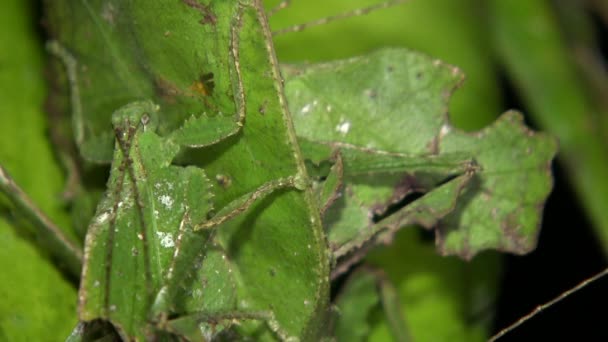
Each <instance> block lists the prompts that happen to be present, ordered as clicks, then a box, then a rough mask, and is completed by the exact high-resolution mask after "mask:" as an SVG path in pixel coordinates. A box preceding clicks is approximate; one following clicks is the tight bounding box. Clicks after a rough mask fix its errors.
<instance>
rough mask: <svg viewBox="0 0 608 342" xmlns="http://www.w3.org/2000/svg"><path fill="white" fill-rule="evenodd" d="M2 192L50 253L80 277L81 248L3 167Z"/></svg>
mask: <svg viewBox="0 0 608 342" xmlns="http://www.w3.org/2000/svg"><path fill="white" fill-rule="evenodd" d="M0 192H1V193H4V194H5V195H6V196H7V197H8V199H9V200H10V201H11V202H12V203H13V204H14V205H15V207H17V209H18V210H19V211H20V212H21V213H23V214H24V215H25V217H26V218H27V219H28V220H29V222H31V223H32V224H33V226H34V227H35V228H36V232H37V233H38V234H40V235H41V236H42V239H41V241H44V242H45V243H47V244H48V245H49V248H48V250H49V252H50V253H52V254H53V255H54V256H55V257H57V258H58V259H59V260H60V261H61V262H63V263H65V264H66V266H67V268H68V269H69V270H70V271H71V272H72V273H73V275H75V276H79V275H80V268H81V265H82V259H83V256H82V250H81V248H80V247H79V246H78V245H77V244H76V243H74V242H73V241H71V239H69V238H68V237H67V236H66V235H65V234H64V232H63V231H62V230H61V229H60V228H59V227H58V226H57V225H55V223H53V221H51V219H50V218H49V217H48V216H46V215H45V214H44V213H43V212H42V211H41V210H40V209H39V208H38V207H37V206H36V205H35V204H34V202H33V201H32V200H31V199H30V198H29V196H27V194H26V193H25V192H24V191H23V190H22V189H21V188H20V187H19V186H18V185H17V183H15V181H14V180H13V178H11V176H10V175H9V174H8V172H7V171H6V169H5V168H3V167H2V166H1V165H0Z"/></svg>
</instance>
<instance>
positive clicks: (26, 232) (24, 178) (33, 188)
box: [0, 1, 77, 341]
mask: <svg viewBox="0 0 608 342" xmlns="http://www.w3.org/2000/svg"><path fill="white" fill-rule="evenodd" d="M31 18H32V13H31V8H30V7H29V6H28V4H27V3H26V2H24V1H5V2H3V5H2V10H0V27H1V30H0V49H1V50H2V51H3V52H2V53H0V65H2V67H0V88H1V89H2V92H1V93H0V121H1V123H0V160H1V161H2V164H3V165H4V167H5V168H6V170H8V172H10V173H11V174H12V175H13V176H14V177H15V180H16V181H17V182H18V183H20V184H23V186H24V190H25V191H26V192H27V193H28V194H29V196H30V197H31V198H32V199H33V200H34V201H35V202H36V203H37V204H38V205H39V206H40V207H41V208H42V210H44V212H46V213H47V214H48V215H49V216H50V217H51V218H52V219H53V220H54V221H55V222H57V223H58V224H59V226H60V227H63V228H65V231H66V232H68V233H69V231H70V228H71V227H70V225H69V216H68V215H67V213H66V212H65V210H64V209H65V208H64V203H63V202H62V200H61V197H60V194H61V190H62V187H63V178H62V175H61V170H60V168H59V165H57V163H56V161H55V159H54V156H53V151H52V146H51V144H50V142H49V141H48V140H47V137H46V135H45V131H46V129H47V127H46V115H45V114H44V112H43V111H42V104H43V102H44V96H45V84H44V76H43V73H42V69H43V58H42V57H43V55H42V47H41V46H40V45H39V44H38V41H37V39H36V33H35V31H34V27H33V22H34V20H33V19H31ZM11 208H12V205H10V203H8V202H7V200H6V197H4V196H3V195H0V212H1V214H0V241H2V248H1V249H0V270H2V271H1V272H2V277H1V278H2V281H0V298H2V299H1V300H0V340H8V341H32V340H40V339H41V338H42V337H44V338H46V339H50V340H61V339H63V338H65V337H66V336H67V335H68V334H69V332H70V330H71V328H72V327H73V326H74V324H75V323H76V321H77V318H76V316H75V315H74V313H75V309H76V308H75V303H76V290H75V289H74V287H73V284H72V283H71V282H70V281H69V280H67V279H66V278H65V277H64V276H63V275H62V274H61V272H60V270H58V269H57V268H55V267H54V265H53V263H52V262H51V261H50V260H49V258H48V254H47V253H44V252H43V251H41V250H40V249H39V248H37V246H39V245H40V244H39V243H42V244H44V242H45V241H40V240H38V239H37V237H36V235H34V234H33V228H32V226H31V225H30V224H29V222H28V221H26V220H24V219H23V218H24V217H23V216H22V215H19V214H17V213H15V214H14V215H11V214H10V209H11Z"/></svg>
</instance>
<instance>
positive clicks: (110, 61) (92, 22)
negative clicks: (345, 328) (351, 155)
mask: <svg viewBox="0 0 608 342" xmlns="http://www.w3.org/2000/svg"><path fill="white" fill-rule="evenodd" d="M48 10H49V23H50V26H51V27H52V30H51V31H52V32H53V35H54V37H55V38H56V39H57V40H58V41H59V43H60V44H61V45H62V46H64V48H65V50H67V52H68V53H69V54H71V55H72V56H73V57H74V60H73V61H72V62H73V63H70V58H67V59H66V58H64V59H66V60H67V61H68V64H67V67H68V68H67V69H68V71H70V69H71V71H72V73H71V76H72V78H73V79H74V78H76V83H73V84H72V85H73V86H74V88H75V89H76V90H77V91H78V92H79V93H80V96H79V97H77V98H74V101H73V103H72V105H73V106H74V105H76V106H78V105H79V104H80V105H81V107H82V109H83V111H82V118H81V119H82V121H79V119H78V112H76V113H75V114H76V116H75V118H76V119H75V122H74V123H75V125H76V128H78V125H80V124H82V128H83V130H82V141H80V144H81V145H80V147H81V152H82V153H83V154H84V156H85V157H86V158H88V159H90V160H94V161H107V160H108V159H109V158H110V155H109V153H111V151H112V149H111V146H110V143H111V140H112V136H113V132H112V129H111V126H110V122H111V117H112V113H113V112H114V111H116V110H118V109H119V108H123V109H127V108H128V106H131V105H133V103H134V101H137V100H142V99H145V100H152V101H153V102H154V103H156V104H158V105H159V106H160V109H159V112H158V115H157V116H151V120H150V125H151V126H150V127H156V128H157V132H158V134H159V136H160V137H161V138H162V139H163V141H165V142H164V143H160V144H156V145H149V142H147V143H144V142H143V139H145V137H146V136H153V135H151V134H152V133H151V131H152V129H150V133H147V132H146V133H145V134H144V133H141V132H139V133H135V135H133V136H131V137H130V138H129V139H128V141H127V140H121V139H125V138H121V139H119V143H118V144H117V146H122V147H123V150H121V151H116V152H115V153H117V154H116V157H115V160H114V165H113V169H112V175H111V180H110V182H109V190H108V192H107V193H106V195H105V199H104V201H103V202H102V203H101V204H100V206H99V208H98V214H97V218H96V219H95V221H94V226H93V227H92V228H91V230H90V232H89V234H88V237H87V258H88V259H87V262H86V263H85V279H84V283H83V284H84V285H83V287H82V288H81V293H80V294H81V297H82V300H81V318H82V319H84V320H91V319H94V318H110V319H111V320H112V321H113V322H114V323H116V325H119V326H120V327H121V328H122V331H123V334H124V335H129V336H139V337H140V338H142V336H144V335H146V336H147V334H148V333H153V332H151V330H150V329H149V328H146V327H144V325H148V326H154V324H153V323H154V322H151V321H150V319H152V318H155V317H153V316H154V315H155V314H156V313H160V314H161V315H160V316H162V314H163V313H174V314H177V315H178V316H177V317H171V318H178V319H176V320H175V321H173V323H168V326H167V327H165V328H167V329H168V330H176V329H177V330H179V331H177V332H178V333H181V334H185V335H188V336H191V337H192V335H190V333H193V330H192V322H194V324H195V325H196V324H197V323H205V322H209V321H213V320H214V319H215V320H224V319H225V320H236V321H239V322H242V323H243V322H245V321H249V320H251V319H255V318H258V319H261V320H262V321H267V322H268V325H269V326H270V328H271V330H272V331H273V333H274V334H276V335H279V336H280V337H282V338H288V337H300V338H302V339H316V338H317V337H316V335H317V334H320V333H321V331H322V329H321V326H322V324H323V323H324V316H325V312H326V310H327V301H328V290H329V286H328V273H329V264H328V258H327V253H326V248H327V247H326V243H325V239H324V235H323V231H322V227H321V225H320V219H319V217H318V213H317V212H316V210H317V209H316V203H315V202H314V198H313V194H312V191H311V189H306V190H304V191H300V190H295V189H293V187H292V188H291V189H286V190H281V191H276V192H274V193H272V194H270V195H269V196H267V197H264V198H260V199H259V200H258V201H256V202H255V203H253V205H252V206H251V208H249V209H248V210H245V211H244V212H243V213H242V214H240V215H236V216H235V217H232V219H230V220H228V221H227V222H225V223H223V224H221V225H220V226H218V227H216V228H215V233H214V234H215V235H214V237H213V239H212V240H211V241H210V242H209V243H208V244H199V245H198V246H196V243H194V242H192V243H194V245H195V247H198V249H197V251H198V252H197V253H194V254H193V255H194V256H198V255H199V254H203V255H205V254H206V255H207V258H209V253H212V254H213V253H216V252H217V256H218V260H217V262H214V263H211V262H210V263H209V264H206V263H205V262H203V264H202V265H203V266H202V267H203V268H206V267H208V269H206V270H204V271H201V272H203V273H204V274H207V273H205V272H211V271H212V270H213V271H215V270H218V271H219V272H220V273H222V272H223V271H222V270H226V269H227V268H226V267H225V266H223V265H221V260H222V259H223V258H222V256H225V257H226V259H227V260H229V265H230V267H231V268H228V271H230V269H231V270H232V273H234V275H233V276H226V277H223V279H225V283H226V284H229V283H230V282H232V281H234V287H235V291H234V293H235V299H234V300H233V298H232V297H230V296H228V297H221V296H220V297H217V298H219V299H218V300H219V302H220V303H216V302H214V301H208V300H206V301H203V303H200V302H196V301H195V300H194V299H190V298H187V296H186V298H183V299H184V300H185V302H184V303H182V304H180V305H181V306H179V305H178V306H175V305H174V304H172V303H171V302H172V300H171V298H172V296H171V295H169V296H164V295H163V294H162V293H161V295H158V291H160V289H161V288H163V286H164V285H166V286H168V288H169V290H170V288H171V284H170V282H167V281H166V280H164V279H165V278H163V274H164V273H163V270H167V264H168V263H169V260H174V259H171V258H172V257H171V253H161V252H162V251H163V241H165V242H167V241H169V239H168V238H167V236H169V237H171V236H172V237H173V241H177V237H176V236H175V235H174V234H175V232H176V230H177V229H178V227H179V224H180V222H182V220H183V218H182V217H181V216H180V210H183V208H181V209H180V206H182V205H184V206H186V205H194V204H192V203H195V202H194V200H193V199H186V198H181V200H180V199H179V198H180V197H179V196H178V195H180V194H178V193H174V192H170V191H169V190H170V189H168V188H167V189H164V188H163V189H162V191H167V192H166V193H164V194H161V193H156V192H155V191H156V190H158V189H156V188H155V187H154V186H153V183H154V185H155V183H156V179H155V182H152V183H151V181H150V180H151V179H154V178H146V177H153V175H154V174H156V177H157V178H158V180H160V179H161V178H162V179H166V181H176V179H173V180H172V178H175V177H178V178H179V177H181V176H178V174H179V173H182V171H179V172H177V171H175V170H174V171H161V170H156V168H155V166H153V165H152V164H150V163H148V164H147V165H146V161H145V160H146V159H147V158H154V157H153V156H154V155H155V154H156V153H161V151H162V152H167V153H168V152H171V153H176V152H177V151H176V150H175V148H176V147H175V146H177V145H178V144H186V145H195V146H200V145H211V146H208V147H206V148H204V149H198V150H189V149H185V148H183V149H182V153H181V154H180V156H179V157H178V159H177V160H178V161H179V164H180V165H187V164H195V166H198V167H200V168H203V169H204V170H205V173H206V174H207V175H208V176H209V178H210V179H211V180H212V183H217V184H214V187H213V188H214V191H213V195H214V197H213V204H214V208H215V209H216V210H217V212H218V213H219V214H221V213H222V210H223V209H224V208H226V207H230V206H232V205H233V204H234V203H239V201H240V200H241V199H242V198H243V196H245V197H247V196H250V197H252V194H257V191H259V189H261V188H260V187H262V186H263V185H264V184H272V182H276V181H278V180H280V179H286V178H291V179H295V178H298V179H299V180H300V181H299V182H298V184H299V185H298V187H300V188H301V185H302V184H305V183H306V170H305V168H304V164H303V160H302V159H301V157H300V155H299V150H298V147H297V145H296V143H295V135H294V134H293V128H292V127H291V121H290V118H289V116H288V114H287V109H286V108H285V105H284V103H285V100H284V99H283V95H282V93H281V85H280V83H279V78H280V77H279V74H278V70H277V68H276V60H275V57H274V55H273V50H272V43H271V42H270V40H269V37H270V34H269V32H268V30H267V26H266V22H265V17H264V13H263V11H262V10H261V8H260V5H259V3H258V2H257V1H240V2H238V1H201V2H194V1H182V2H173V1H159V2H154V3H150V2H147V1H146V2H144V1H140V2H137V1H136V2H129V3H125V2H121V3H114V2H102V1H92V2H85V1H53V2H48ZM70 65H71V66H72V67H71V66H70ZM74 65H75V67H74ZM73 94H74V92H72V95H73ZM129 103H130V105H128V106H126V105H127V104H129ZM125 106H126V107H125ZM140 115H141V113H140ZM244 115H246V118H245V121H244V125H243V127H242V129H241V130H240V131H238V128H239V127H238V126H239V125H240V124H241V123H242V121H241V120H242V117H243V116H244ZM191 116H194V119H188V121H187V122H186V123H185V124H183V122H184V121H185V119H186V118H190V117H191ZM117 117H119V116H117ZM136 121H137V120H132V121H131V123H136ZM116 123H117V124H118V125H120V123H119V122H118V121H117V122H116ZM206 123H211V124H212V126H207V125H206ZM182 124H183V127H182V128H180V126H182ZM213 125H214V126H213ZM235 127H236V129H235ZM216 129H217V130H216ZM140 130H141V129H140ZM128 131H129V130H128ZM237 132H238V133H237ZM216 133H217V134H216ZM235 133H236V134H235ZM138 134H141V137H139V136H138ZM229 136H230V137H229ZM76 138H77V140H78V139H79V135H78V129H76ZM150 139H153V138H150ZM154 139H156V138H154ZM165 139H166V140H165ZM214 143H215V144H214ZM153 146H154V147H153ZM171 146H173V147H171ZM126 147H129V148H130V149H132V150H133V151H138V150H139V152H138V153H140V154H139V155H131V153H135V152H128V151H131V150H130V149H128V148H126ZM144 148H145V149H146V150H145V151H144V150H143V149H144ZM155 151H157V152H155ZM121 153H122V154H121ZM127 155H129V156H130V159H131V160H132V162H127V164H125V166H123V167H122V168H121V166H120V164H122V161H121V160H123V159H121V158H125V156H127ZM158 158H160V156H158ZM162 158H163V160H164V162H165V165H164V166H165V167H169V166H167V165H166V163H167V162H168V160H169V161H170V160H171V159H172V157H171V154H168V155H166V156H163V157H162ZM166 158H168V159H166ZM174 162H175V161H174ZM129 165H135V166H129ZM142 165H143V166H142ZM161 166H163V165H161ZM195 166H194V165H193V166H192V167H195ZM175 167H177V166H175ZM130 168H132V169H133V168H134V169H137V172H135V171H132V172H131V171H129V172H126V170H128V169H130ZM171 168H172V167H171ZM155 170H156V171H155ZM144 171H145V172H144ZM156 172H158V173H156ZM165 172H167V173H165ZM184 172H185V171H184ZM169 173H171V174H169ZM144 174H145V175H147V176H146V177H143V176H144ZM296 175H297V176H298V177H295V176H296ZM121 179H122V181H120V180H121ZM196 179H202V178H201V176H200V175H199V176H198V177H197V178H196ZM121 182H123V184H122V186H118V184H119V183H121ZM159 183H160V182H159ZM198 183H199V185H200V186H198V187H194V189H190V188H189V187H187V188H188V191H194V192H192V194H193V196H194V194H198V195H199V197H200V196H203V198H208V197H209V196H210V195H211V193H210V186H208V185H205V184H204V182H202V183H201V182H198ZM162 184H164V183H162ZM162 184H161V185H162ZM184 187H186V186H185V185H184ZM129 188H131V189H136V188H137V189H139V190H141V191H139V192H140V195H139V196H141V198H140V200H141V202H140V201H139V200H138V201H135V202H134V196H135V194H134V193H133V191H134V190H131V191H128V190H127V189H129ZM144 190H146V191H148V194H147V195H144V192H143V191H144ZM197 191H198V192H197ZM154 194H155V195H156V196H157V197H156V198H155V195H154ZM163 195H164V196H168V197H163ZM145 196H148V197H145ZM158 196H160V197H158ZM180 196H183V194H181V195H180ZM253 197H257V195H255V196H253ZM168 198H170V199H171V201H169V200H168ZM158 200H160V201H161V202H160V204H159V203H157V202H158ZM129 201H130V202H131V203H134V207H133V208H139V209H138V210H139V211H140V212H139V213H138V212H137V211H138V210H134V209H131V210H126V209H124V211H119V210H113V211H112V213H110V212H108V210H109V208H118V207H121V208H122V206H125V203H129ZM155 201H156V202H155ZM235 201H236V202H235ZM121 203H122V206H121ZM169 203H171V206H172V208H173V209H172V210H173V211H175V215H177V216H175V217H173V216H172V218H171V219H170V220H169V219H168V220H167V222H166V225H165V224H163V225H162V229H166V230H162V232H164V234H157V233H158V232H160V231H161V230H159V231H157V232H154V230H151V231H148V230H149V229H152V227H151V226H148V225H147V224H146V225H142V224H141V222H153V223H154V222H157V220H160V219H161V217H160V216H161V213H160V210H159V218H158V219H157V218H155V217H154V209H153V207H152V206H153V205H156V206H159V205H160V206H162V205H165V206H167V205H168V204H169ZM203 209H204V207H201V208H200V214H201V215H202V216H205V215H206V214H204V213H205V210H203ZM173 211H171V215H174V213H173ZM181 213H182V214H183V212H181ZM104 214H108V216H106V215H104ZM110 214H112V215H110ZM166 214H167V215H169V213H168V212H167V213H166ZM212 214H213V213H210V215H212ZM114 215H117V216H114ZM201 215H199V219H200V218H201ZM106 219H107V220H110V219H115V220H117V221H115V222H114V223H112V224H110V223H109V222H110V221H108V222H106V221H105V220H106ZM100 221H101V223H103V224H101V225H100V224H99V223H100ZM129 222H131V223H132V224H133V225H134V227H136V228H133V230H131V231H129V230H128V226H129ZM137 222H139V223H140V224H139V225H137V224H136V223H137ZM193 222H194V221H193ZM159 227H160V226H159ZM159 227H157V229H160V228H159ZM124 230H127V231H128V232H123V231H124ZM137 234H140V236H142V238H143V236H146V238H145V239H144V242H142V241H141V240H139V238H138V236H137ZM166 234H173V235H166ZM201 234H202V233H201ZM111 235H113V238H114V239H110V238H109V236H111ZM161 235H162V236H161ZM203 235H204V234H203ZM203 237H204V236H203ZM165 239H166V240H165ZM109 241H112V242H113V243H112V244H109V243H108V242H109ZM194 241H197V240H194ZM199 241H200V240H199ZM104 243H105V244H106V245H105V246H104ZM116 243H117V244H118V246H116V245H115V244H116ZM213 243H216V244H217V245H218V247H217V248H214V247H213ZM192 248H194V247H192ZM146 249H147V250H148V252H146V253H143V251H144V250H146ZM216 249H217V251H216ZM134 250H136V251H137V253H139V254H137V257H136V258H133V256H132V253H134V252H133V251H134ZM155 250H157V251H161V252H158V253H157V255H156V256H155V255H154V253H155V252H154V251H155ZM104 251H105V260H110V261H111V262H102V263H96V262H93V261H92V260H99V258H100V256H101V254H104ZM215 251H216V252H215ZM142 255H143V256H142ZM163 255H164V256H163ZM129 258H131V259H133V260H129V261H128V262H127V261H125V259H129ZM123 263H124V265H123ZM119 265H123V266H119ZM183 265H184V267H182V269H181V272H184V273H185V274H184V277H190V278H193V279H198V277H204V276H202V275H200V273H197V272H198V271H195V269H196V267H197V266H198V262H194V263H193V264H191V265H187V263H186V262H183ZM218 265H220V266H218ZM127 266H128V270H127V269H125V271H121V270H120V268H121V267H127ZM214 266H217V267H220V269H214V268H213V267H214ZM188 267H189V269H188ZM184 268H185V269H184ZM136 269H137V270H138V271H139V272H136V271H135V270H136ZM228 271H226V272H228ZM167 272H168V271H167ZM96 275H99V277H97V276H96ZM231 277H234V278H232V279H234V280H229V279H231ZM97 278H99V279H97ZM119 278H120V280H119ZM108 279H110V281H109V282H108ZM96 281H99V288H100V290H97V292H94V289H95V284H96ZM207 281H208V282H207V283H208V284H209V283H213V282H212V281H211V280H210V279H207ZM108 284H109V285H108ZM112 284H114V285H112ZM119 284H120V286H119ZM208 286H211V288H213V289H216V290H222V292H223V291H224V290H228V289H230V286H228V289H222V288H217V287H213V286H215V285H213V286H212V285H208ZM120 287H122V289H123V290H120V289H119V288H120ZM104 289H105V290H104ZM205 289H207V288H205ZM203 290H204V289H201V291H203ZM121 291H122V293H121ZM161 292H162V291H161ZM169 292H170V291H169ZM227 292H230V291H227ZM203 293H204V291H203ZM138 296H140V297H139V298H141V299H142V303H144V304H137V303H136V302H137V298H138ZM176 296H179V294H176ZM150 298H154V300H155V301H156V302H155V303H154V305H152V306H151V305H150ZM222 298H226V300H220V299H222ZM130 299H133V300H135V302H133V301H131V302H129V300H130ZM114 300H117V302H116V303H114V302H113V301H114ZM193 301H194V302H193ZM163 302H165V303H163ZM195 302H196V303H195ZM234 303H235V304H234ZM113 305H115V306H113ZM123 305H126V307H124V306H123ZM113 308H115V309H116V311H115V312H114V313H112V311H113V310H112V309H113ZM231 308H233V309H234V310H233V311H232V313H231V312H227V311H226V310H228V309H231ZM131 309H132V310H133V311H132V313H133V315H132V316H131V315H130V313H129V312H128V311H129V310H131ZM220 309H221V310H220ZM121 310H126V311H121ZM214 310H215V312H214ZM218 310H219V311H222V312H217V311H218ZM119 311H120V312H119ZM119 316H120V317H119ZM161 318H162V317H161ZM189 319H191V320H189ZM160 322H162V319H161V320H160ZM243 329H244V331H249V332H252V331H253V332H256V330H255V329H256V328H255V327H252V326H251V325H248V324H245V325H244V326H243ZM248 329H254V330H248ZM256 333H259V330H258V331H257V332H256ZM260 336H261V335H260ZM263 336H266V337H268V336H269V335H268V334H263ZM260 338H261V337H260Z"/></svg>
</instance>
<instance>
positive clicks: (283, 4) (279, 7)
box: [266, 0, 291, 17]
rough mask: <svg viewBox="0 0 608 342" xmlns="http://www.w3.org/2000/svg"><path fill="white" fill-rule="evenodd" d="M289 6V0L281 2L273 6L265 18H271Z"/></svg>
mask: <svg viewBox="0 0 608 342" xmlns="http://www.w3.org/2000/svg"><path fill="white" fill-rule="evenodd" d="M290 4H291V0H283V1H281V2H280V3H279V4H278V5H276V6H274V7H273V8H272V9H270V11H268V12H266V16H267V17H272V16H273V15H275V14H276V13H277V12H278V11H280V10H282V9H284V8H287V7H288V6H289V5H290Z"/></svg>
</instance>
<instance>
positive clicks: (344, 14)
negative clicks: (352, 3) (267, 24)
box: [272, 0, 407, 36]
mask: <svg viewBox="0 0 608 342" xmlns="http://www.w3.org/2000/svg"><path fill="white" fill-rule="evenodd" d="M406 1H407V0H391V1H385V2H381V3H379V4H376V5H372V6H368V7H364V8H359V9H355V10H352V11H346V12H342V13H339V14H336V15H332V16H328V17H325V18H320V19H316V20H313V21H309V22H307V23H303V24H298V25H294V26H290V27H286V28H283V29H280V30H277V31H274V32H272V35H273V36H278V35H282V34H285V33H290V32H300V31H303V30H305V29H308V28H310V27H314V26H320V25H325V24H328V23H331V22H334V21H337V20H341V19H346V18H350V17H358V16H362V15H366V14H369V13H371V12H374V11H377V10H381V9H384V8H388V7H392V6H395V5H399V4H401V3H405V2H406Z"/></svg>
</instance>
